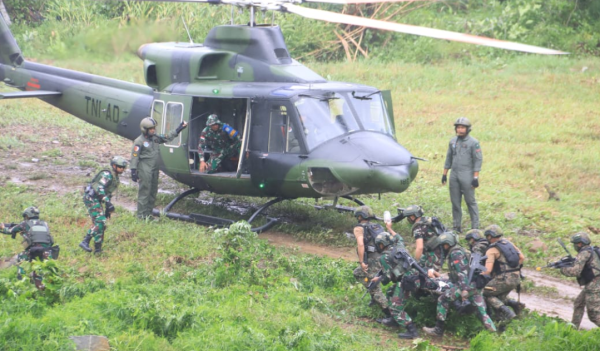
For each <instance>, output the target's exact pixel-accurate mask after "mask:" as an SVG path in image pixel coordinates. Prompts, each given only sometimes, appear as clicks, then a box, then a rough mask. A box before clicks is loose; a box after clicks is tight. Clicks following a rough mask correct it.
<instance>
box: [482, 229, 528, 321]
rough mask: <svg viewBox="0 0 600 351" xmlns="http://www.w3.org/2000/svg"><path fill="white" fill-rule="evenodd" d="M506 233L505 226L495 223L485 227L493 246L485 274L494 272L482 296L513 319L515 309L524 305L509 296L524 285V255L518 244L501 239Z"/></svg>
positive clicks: (495, 308)
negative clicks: (522, 268)
mask: <svg viewBox="0 0 600 351" xmlns="http://www.w3.org/2000/svg"><path fill="white" fill-rule="evenodd" d="M503 234H504V233H503V232H502V229H501V228H500V227H499V226H497V225H495V224H492V225H490V226H487V227H486V228H485V230H484V235H485V237H486V239H488V240H489V241H490V247H489V248H488V250H487V251H486V253H485V255H486V256H487V260H486V261H485V268H486V271H485V272H483V274H487V275H491V277H492V280H491V281H490V282H489V283H488V284H487V285H486V287H485V289H484V291H483V295H484V296H485V300H486V303H487V304H488V306H490V307H491V308H493V309H494V310H495V311H497V312H500V313H501V315H502V316H503V318H504V319H507V320H510V319H513V318H515V317H516V315H515V313H514V312H513V310H519V309H520V308H521V306H520V305H519V303H518V302H517V301H515V300H512V299H508V294H509V293H510V292H511V291H512V290H514V289H516V288H517V286H519V285H520V284H521V268H520V267H522V266H523V261H525V256H523V253H521V250H519V248H518V247H517V246H515V245H514V244H513V243H511V242H510V241H508V240H506V239H504V238H502V235H503ZM511 262H512V263H513V264H512V265H511ZM507 305H508V306H507ZM509 306H510V307H512V308H513V309H512V310H511V309H510V308H509Z"/></svg>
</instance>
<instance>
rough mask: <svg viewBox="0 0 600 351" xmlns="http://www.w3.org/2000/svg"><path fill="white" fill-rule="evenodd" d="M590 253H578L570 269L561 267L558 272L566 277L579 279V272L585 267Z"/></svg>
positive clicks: (587, 251)
mask: <svg viewBox="0 0 600 351" xmlns="http://www.w3.org/2000/svg"><path fill="white" fill-rule="evenodd" d="M591 254H592V252H591V251H589V250H586V251H580V252H579V254H577V257H576V258H575V263H573V266H572V267H563V268H561V269H560V272H561V273H562V274H564V275H566V276H567V277H579V276H580V275H581V271H583V268H584V267H585V264H586V263H587V261H588V260H589V259H590V255H591Z"/></svg>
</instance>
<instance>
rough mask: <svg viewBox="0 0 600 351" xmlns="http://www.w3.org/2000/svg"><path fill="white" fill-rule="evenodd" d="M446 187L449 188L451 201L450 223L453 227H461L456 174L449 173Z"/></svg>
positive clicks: (459, 199) (460, 198)
mask: <svg viewBox="0 0 600 351" xmlns="http://www.w3.org/2000/svg"><path fill="white" fill-rule="evenodd" d="M448 188H449V189H450V201H451V202H452V225H453V227H454V228H461V222H462V209H461V201H462V192H461V188H460V181H459V177H458V174H455V173H454V172H451V173H450V181H449V185H448Z"/></svg>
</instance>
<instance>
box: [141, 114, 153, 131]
mask: <svg viewBox="0 0 600 351" xmlns="http://www.w3.org/2000/svg"><path fill="white" fill-rule="evenodd" d="M152 128H156V120H155V119H154V118H152V117H146V118H144V119H143V120H142V121H141V122H140V130H141V131H142V133H144V135H148V130H149V129H152Z"/></svg>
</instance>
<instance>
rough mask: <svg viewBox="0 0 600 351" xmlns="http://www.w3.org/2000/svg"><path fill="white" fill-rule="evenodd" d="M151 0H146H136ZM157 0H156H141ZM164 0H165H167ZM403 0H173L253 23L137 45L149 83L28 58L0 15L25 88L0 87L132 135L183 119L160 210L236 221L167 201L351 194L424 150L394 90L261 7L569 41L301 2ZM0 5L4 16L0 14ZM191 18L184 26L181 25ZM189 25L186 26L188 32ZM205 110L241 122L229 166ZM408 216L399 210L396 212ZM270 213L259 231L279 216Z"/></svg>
mask: <svg viewBox="0 0 600 351" xmlns="http://www.w3.org/2000/svg"><path fill="white" fill-rule="evenodd" d="M140 1H144V0H140ZM146 1H159V0H146ZM163 1H165V0H163ZM167 1H168V0H167ZM399 1H403V0H270V1H258V0H175V1H171V2H199V3H202V2H203V3H208V4H211V5H218V4H222V5H232V6H237V7H240V8H244V9H248V10H249V11H250V22H249V23H248V24H243V25H236V24H233V17H232V21H231V24H228V25H220V26H216V27H215V28H213V29H212V30H211V31H210V32H209V33H208V35H207V36H206V38H205V39H204V42H203V43H194V42H193V41H192V39H191V37H190V42H189V43H188V42H169V43H152V44H145V45H142V46H141V47H140V48H139V49H138V51H137V55H138V56H139V58H140V59H141V60H142V61H143V70H144V78H145V81H146V85H141V84H135V83H129V82H124V81H120V80H116V79H111V78H105V77H101V76H96V75H92V74H88V73H82V72H77V71H72V70H67V69H62V68H57V67H53V66H49V65H44V64H39V63H35V62H31V61H27V60H25V58H24V57H23V54H22V52H21V50H20V48H19V46H18V44H17V42H16V40H15V38H14V37H13V35H12V33H11V32H10V29H9V28H8V26H7V24H6V22H5V21H4V19H3V18H0V78H1V79H2V80H3V81H4V83H5V84H6V85H7V86H10V87H13V88H17V89H18V90H20V91H18V92H6V93H0V98H2V99H15V98H38V99H40V100H42V101H44V102H46V103H48V104H51V105H53V106H55V107H57V108H59V109H61V110H63V111H65V112H67V113H69V114H72V115H74V116H76V117H78V118H80V119H82V120H84V121H86V122H89V123H91V124H93V125H96V126H98V127H100V128H103V129H105V130H107V131H109V132H111V133H115V134H118V135H120V136H122V137H125V138H127V139H130V140H134V139H135V138H136V137H137V136H138V135H139V133H140V129H139V124H140V121H141V120H142V119H143V118H145V117H148V116H150V117H152V118H154V119H155V120H156V121H157V133H166V132H168V131H170V130H173V129H174V128H175V127H176V126H178V125H179V124H180V123H181V122H182V121H185V122H187V123H188V128H186V129H185V130H184V131H183V132H182V133H180V134H179V136H178V137H176V138H175V139H174V140H173V141H171V142H168V143H166V144H162V145H161V146H160V158H161V161H160V163H161V167H160V168H161V170H162V171H163V172H164V173H165V174H166V175H168V176H169V177H171V178H173V179H175V180H176V181H178V182H180V183H183V184H185V185H187V186H189V187H190V189H189V190H187V191H185V192H183V193H182V194H180V195H178V196H177V197H175V198H174V199H173V201H171V202H170V203H169V204H168V205H167V206H165V208H164V209H163V211H162V212H159V211H157V210H156V209H155V210H154V214H155V215H160V214H162V215H165V216H166V217H168V218H172V219H178V220H184V221H190V222H195V223H198V224H209V225H218V226H219V225H220V226H226V225H228V224H231V223H232V221H231V220H228V219H224V218H218V217H212V216H207V215H201V214H196V213H192V214H190V215H186V214H180V213H176V212H172V211H171V208H172V207H173V206H174V205H175V204H176V203H177V202H178V201H180V200H182V199H183V198H185V197H187V196H190V195H192V194H196V193H198V192H200V191H210V192H213V193H217V194H227V195H243V196H255V197H273V198H274V199H272V200H270V201H268V202H266V203H265V204H264V205H262V206H260V207H259V208H258V209H257V210H256V211H255V212H254V213H253V214H252V215H251V217H250V219H249V220H248V221H249V222H250V223H252V222H253V221H254V220H255V219H256V218H257V216H259V215H260V214H261V213H263V212H264V211H265V210H266V209H267V208H269V207H270V206H272V205H274V204H276V203H279V202H281V201H284V200H287V199H296V198H314V199H318V198H323V197H327V198H333V199H334V205H333V206H334V207H336V208H338V209H342V210H343V209H349V208H344V207H343V206H338V205H337V199H339V198H347V199H350V200H351V201H354V202H355V203H357V204H359V205H362V204H363V203H362V202H361V201H360V200H359V199H358V198H356V196H357V195H363V194H381V193H386V192H393V193H401V192H403V191H405V190H406V189H407V188H408V187H409V186H410V184H411V182H412V181H413V180H414V179H415V177H416V175H417V173H418V169H419V164H418V160H422V159H420V158H418V157H415V156H413V155H412V154H411V153H410V152H409V151H408V150H406V149H405V148H404V147H403V146H402V145H400V144H399V143H398V142H397V140H396V135H395V133H396V130H395V126H394V118H393V117H394V111H393V106H392V98H391V93H390V91H380V90H379V89H377V88H375V87H370V86H366V85H361V84H356V83H346V82H332V81H328V80H326V79H325V78H323V77H321V76H320V75H318V74H317V73H315V72H314V71H312V70H310V69H309V68H308V67H306V66H304V65H302V64H300V63H299V62H298V61H296V60H294V59H293V58H292V57H291V56H290V54H289V52H288V50H287V46H286V43H285V40H284V38H283V34H282V32H281V29H280V28H279V26H277V25H275V24H273V23H270V24H256V23H255V11H257V10H270V11H281V12H287V13H293V14H297V15H300V16H303V17H306V18H312V19H318V20H325V21H329V22H335V23H345V24H351V25H357V26H364V27H370V28H375V29H381V30H391V31H396V32H401V33H408V34H415V35H424V36H430V37H434V38H439V39H446V40H452V41H460V42H467V43H472V44H478V45H486V46H491V47H496V48H502V49H508V50H517V51H524V52H530V53H537V54H553V55H555V54H564V52H561V51H557V50H551V49H546V48H540V47H535V46H530V45H525V44H519V43H512V42H505V41H500V40H495V39H489V38H484V37H477V36H473V35H467V34H461V33H453V32H448V31H443V30H437V29H431V28H424V27H416V26H410V25H404V24H399V23H391V22H385V21H380V20H374V19H368V18H362V17H356V16H349V15H344V14H340V13H334V12H329V11H323V10H318V9H313V8H307V7H302V6H299V5H301V4H302V3H304V2H311V3H317V2H324V3H335V4H350V3H353V4H360V3H376V2H399ZM0 17H1V16H0ZM186 30H187V28H186ZM188 35H189V32H188ZM210 114H217V115H218V116H219V118H220V120H221V121H222V122H224V123H227V124H229V125H230V126H232V127H233V128H235V129H236V130H238V131H239V132H240V135H241V149H240V150H241V152H240V155H241V156H240V157H238V159H237V170H236V171H233V172H219V173H204V172H200V170H199V165H200V162H201V160H206V159H207V158H208V157H209V156H210V155H209V154H207V153H204V152H199V151H198V141H199V135H200V133H201V132H202V130H203V129H204V127H205V126H206V122H207V118H208V116H209V115H210ZM401 219H402V213H401V211H400V210H399V213H398V215H397V216H395V217H394V218H393V219H392V220H393V221H399V220H401ZM276 221H277V220H276V219H273V218H270V217H267V222H266V224H264V225H261V226H259V227H256V228H253V230H254V231H263V230H266V229H268V228H270V227H271V226H272V225H274V224H275V223H276Z"/></svg>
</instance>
